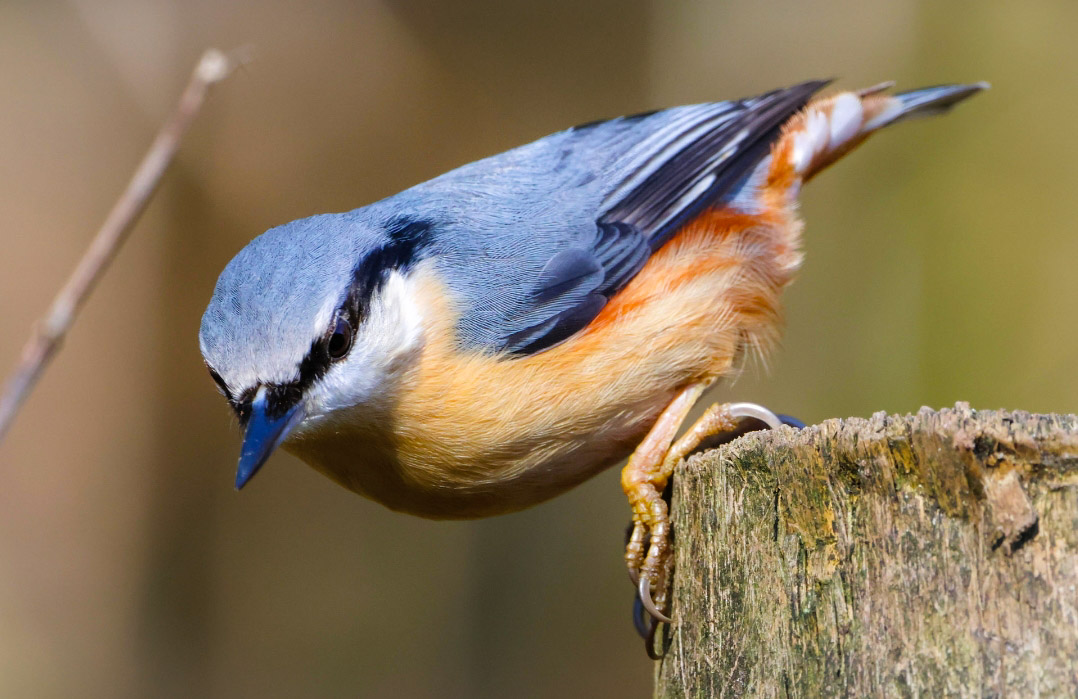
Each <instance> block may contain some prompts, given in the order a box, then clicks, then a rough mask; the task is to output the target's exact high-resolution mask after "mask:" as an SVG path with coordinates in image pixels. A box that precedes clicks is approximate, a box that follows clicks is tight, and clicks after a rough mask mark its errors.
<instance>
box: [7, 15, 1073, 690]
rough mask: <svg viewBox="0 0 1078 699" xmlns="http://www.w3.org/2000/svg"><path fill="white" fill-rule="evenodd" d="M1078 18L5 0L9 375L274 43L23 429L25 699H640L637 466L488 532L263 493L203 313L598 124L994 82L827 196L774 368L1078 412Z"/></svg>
mask: <svg viewBox="0 0 1078 699" xmlns="http://www.w3.org/2000/svg"><path fill="white" fill-rule="evenodd" d="M1076 26H1078V4H1076V3H1074V2H1072V1H1071V0H1056V1H1055V2H1050V1H1044V2H1030V3H1021V4H1013V3H1010V4H1009V3H981V4H978V5H977V6H976V7H975V8H974V7H973V6H971V5H969V4H968V3H949V2H940V1H939V0H887V1H884V2H874V3H862V4H858V5H856V6H851V4H850V3H848V2H844V1H842V0H798V1H794V0H785V1H783V2H773V1H764V2H761V1H760V0H739V1H729V2H710V1H707V2H705V1H704V0H687V1H683V2H677V3H671V2H663V1H662V0H595V1H591V2H582V1H581V0H557V1H554V2H545V3H536V2H524V1H523V0H520V1H515V0H512V1H510V0H456V1H454V2H452V3H445V2H433V1H429V0H399V1H389V0H387V1H385V2H374V1H355V2H345V1H344V0H307V1H306V2H302V3H300V2H294V3H285V2H278V1H270V2H266V1H263V2H255V1H254V0H246V1H236V2H223V1H221V0H213V1H212V2H211V1H209V0H185V1H184V2H180V1H179V0H173V1H168V0H73V1H71V2H52V1H45V0H40V1H35V2H20V1H18V0H8V1H7V2H0V92H2V94H3V96H4V97H3V106H2V108H0V154H2V156H0V220H2V221H3V231H2V233H0V235H2V236H3V252H2V253H0V371H2V372H3V373H4V374H5V375H6V374H7V372H8V371H9V370H10V368H11V366H12V365H13V364H14V362H15V360H16V357H17V355H18V352H19V349H20V348H21V346H22V344H23V342H24V341H25V338H26V336H27V334H28V331H29V328H30V327H31V324H32V323H33V321H34V320H35V319H36V318H38V317H39V316H40V315H41V314H42V313H43V311H44V309H45V308H46V306H47V304H48V302H49V301H50V299H51V298H52V296H53V294H54V293H55V291H56V289H57V288H58V287H59V285H60V284H61V282H62V280H63V279H64V278H65V277H66V276H67V275H68V273H69V272H70V270H71V269H72V267H73V266H74V264H75V261H76V260H77V258H78V257H79V255H80V254H81V253H82V250H83V248H84V247H85V244H86V243H87V241H88V240H89V237H90V235H91V234H92V232H93V231H94V230H95V229H96V228H97V226H98V225H99V223H100V221H101V220H102V219H103V217H104V216H105V214H106V212H107V211H108V209H109V207H110V206H111V205H112V203H113V201H114V199H115V197H116V196H117V194H118V193H119V192H120V190H121V189H122V188H123V186H124V185H125V183H126V181H127V179H128V177H129V176H130V174H131V171H132V169H133V168H134V166H135V164H136V163H137V161H138V159H139V158H140V157H141V156H142V154H143V152H144V150H145V148H146V146H147V145H148V143H149V141H150V138H151V137H152V134H153V132H154V131H155V129H156V128H157V126H158V125H159V123H160V122H161V120H162V119H163V118H164V116H165V115H166V114H167V113H168V111H169V109H170V108H171V107H172V105H173V103H174V100H175V99H176V97H177V96H178V94H179V92H180V90H181V89H182V86H183V85H184V83H185V81H186V80H187V77H188V75H189V73H190V70H191V68H192V67H193V65H194V63H195V61H196V60H197V58H198V56H199V55H200V53H201V51H202V50H203V49H204V48H206V47H208V46H216V47H220V48H224V49H229V48H234V47H237V46H241V45H250V46H252V47H253V48H254V52H255V55H256V60H255V61H254V62H253V63H251V64H250V65H249V66H247V67H246V68H244V69H243V70H241V71H240V72H238V73H237V74H235V75H233V76H232V77H231V78H230V79H229V80H227V81H226V82H225V83H223V84H222V85H220V86H218V88H217V89H216V90H215V91H214V92H213V94H212V96H211V98H210V100H209V102H208V103H207V105H206V107H205V108H204V110H203V113H202V114H201V116H200V117H199V118H198V120H197V121H196V123H195V125H194V128H193V129H192V131H191V133H190V135H189V137H188V138H187V140H186V141H185V142H184V144H183V147H182V150H181V152H180V155H179V158H178V161H177V162H176V163H175V164H174V166H173V168H172V169H171V171H170V172H169V174H168V175H167V176H166V178H165V180H164V182H163V186H162V188H161V190H160V191H159V193H158V194H157V196H156V198H155V199H154V201H153V202H152V204H151V206H150V207H149V210H148V211H147V213H146V215H145V216H144V218H143V219H142V221H141V222H140V223H139V225H138V227H137V229H136V230H135V233H134V236H133V238H132V239H131V241H130V243H129V244H128V245H127V246H126V247H125V248H124V250H123V251H122V252H121V254H120V255H119V258H118V259H117V260H116V264H115V265H114V267H113V268H112V269H111V270H110V271H109V273H108V274H107V275H106V278H105V279H104V282H103V283H102V284H101V286H100V288H99V289H98V290H97V292H96V293H95V294H94V296H93V297H92V298H91V299H90V302H89V304H88V305H87V307H86V309H85V312H84V314H83V315H82V316H81V317H80V318H79V320H78V322H77V323H76V325H75V328H74V330H73V332H72V333H71V334H70V336H69V338H68V341H67V343H66V345H65V347H64V349H63V351H62V352H61V353H60V354H59V355H58V358H57V360H56V361H55V363H54V364H53V365H52V367H51V368H50V369H49V371H48V372H47V374H46V376H45V377H44V380H43V381H42V382H41V384H40V385H39V386H38V389H37V391H36V393H35V394H34V395H33V396H32V398H31V399H30V401H29V403H28V404H27V405H26V407H25V410H24V412H23V413H22V414H21V415H20V417H19V419H18V421H17V422H16V424H15V425H14V428H13V430H12V431H11V433H10V435H9V437H8V439H7V441H6V442H5V443H4V444H2V445H0V695H2V696H35V697H37V696H41V697H54V696H55V697H62V696H75V695H77V696H83V697H96V696H101V697H126V696H155V697H157V696H161V697H169V696H176V697H190V696H207V697H219V696H266V697H276V696H282V697H283V696H363V697H552V696H558V697H591V696H625V697H645V696H649V695H650V692H651V671H652V663H651V662H650V661H649V660H648V659H647V658H646V656H645V655H644V651H643V647H642V644H641V642H640V640H639V639H638V638H637V637H636V635H635V634H634V632H633V630H632V626H631V623H630V613H629V610H630V600H631V589H630V585H629V583H628V582H627V579H626V574H625V570H624V566H623V564H622V561H621V547H622V543H623V533H624V526H625V523H626V521H627V519H628V507H627V505H626V503H625V501H624V498H623V496H622V495H621V492H620V488H619V486H618V479H617V473H616V472H615V471H611V472H608V473H606V474H603V475H602V476H600V477H598V478H596V479H594V480H593V481H591V482H589V483H587V484H585V485H584V486H582V487H580V488H578V489H577V490H575V491H574V492H572V493H570V494H568V495H566V496H564V497H561V498H559V499H557V500H555V501H553V502H550V503H548V504H546V505H543V506H541V507H537V508H535V509H533V510H531V511H528V512H524V513H521V514H517V515H513V516H508V517H502V518H498V519H494V520H487V521H480V522H473V523H437V522H427V521H423V520H419V519H414V518H410V517H407V516H403V515H397V514H394V513H391V512H389V511H387V510H385V509H383V508H381V507H380V506H378V505H375V504H372V503H369V502H367V501H365V500H362V499H360V498H358V497H357V496H355V495H352V494H350V493H348V492H346V491H344V490H343V489H340V488H338V487H337V486H335V485H333V484H332V483H331V482H330V481H329V480H327V479H325V478H323V477H321V476H319V475H317V474H316V473H315V472H314V471H312V470H310V469H308V468H307V467H306V466H304V465H303V464H301V463H300V462H298V461H296V460H294V459H292V458H291V457H289V456H287V455H284V454H279V455H277V456H275V457H274V458H273V460H272V461H271V463H270V464H269V465H268V466H267V468H266V469H265V471H264V473H263V474H262V475H261V476H260V477H259V478H258V479H256V480H255V481H254V482H253V484H252V485H251V486H250V487H249V488H248V489H246V490H244V492H243V494H242V495H239V494H237V493H236V492H235V491H234V490H233V488H232V480H233V468H234V465H235V458H236V456H237V454H238V450H239V433H238V430H237V429H236V426H235V424H234V420H233V419H232V418H231V416H230V414H229V411H228V409H227V408H226V406H225V403H224V401H223V400H221V399H220V397H219V396H218V395H217V393H216V391H215V389H214V386H213V384H212V382H211V381H210V379H209V377H208V376H207V374H206V370H205V369H204V367H203V365H202V361H201V358H200V355H199V351H198V343H197V337H196V334H197V329H198V324H199V320H200V317H201V314H202V311H203V308H204V307H205V304H206V302H207V301H208V299H209V297H210V294H211V291H212V288H213V284H214V282H215V280H216V277H217V274H218V273H219V272H220V270H221V269H222V267H223V266H224V264H225V263H226V262H227V261H228V260H229V259H230V258H231V256H232V255H233V254H235V253H236V252H237V251H238V250H239V249H240V248H241V247H242V246H243V245H244V244H245V243H246V242H247V241H248V240H249V239H250V238H252V237H253V236H255V235H256V234H258V233H260V232H261V231H263V230H264V229H266V228H268V227H270V226H273V225H276V224H279V223H283V222H285V221H288V220H291V219H294V218H298V217H302V216H307V215H309V214H314V213H320V212H325V211H343V210H348V209H352V208H355V207H357V206H360V205H363V204H366V203H369V202H371V201H374V200H377V199H380V198H382V197H384V196H388V195H390V194H393V193H394V192H396V191H398V190H400V189H403V188H405V187H407V186H409V185H412V184H414V183H416V182H419V181H422V180H425V179H427V178H430V177H432V176H434V175H437V174H439V173H441V172H443V171H445V170H447V169H449V168H452V167H454V166H456V165H459V164H462V163H465V162H467V161H470V160H474V159H477V158H479V157H482V156H486V155H490V154H493V153H496V152H498V151H501V150H504V149H506V148H509V147H512V146H515V145H519V144H521V143H524V142H527V141H530V140H533V139H535V138H538V137H540V136H543V135H546V134H547V133H549V132H552V131H555V130H558V129H561V128H564V127H566V126H569V125H572V124H575V123H580V122H584V121H589V120H592V119H595V118H599V117H606V116H616V115H619V114H624V113H632V112H639V111H643V110H647V109H653V108H656V107H662V106H670V105H676V104H683V103H691V102H700V101H708V100H715V99H721V98H733V97H741V96H746V95H750V94H755V93H758V92H761V91H764V90H767V89H770V88H773V87H776V86H780V85H787V84H791V83H794V82H797V81H800V80H803V79H806V78H812V77H827V76H835V77H838V78H839V79H840V82H839V85H840V86H844V87H854V88H856V87H863V86H867V85H871V84H874V83H877V82H879V81H881V80H885V79H895V80H897V81H898V83H899V85H900V87H905V88H911V87H918V86H921V85H924V84H935V83H940V82H952V81H974V80H982V79H983V80H989V81H991V82H992V84H993V89H992V90H991V91H990V92H989V93H987V94H985V95H982V96H979V97H977V98H976V99H974V100H972V101H971V102H969V103H968V104H964V105H962V106H961V108H960V109H958V110H957V111H956V112H955V113H954V114H952V115H951V116H949V117H947V118H944V119H938V120H932V121H923V122H918V123H911V124H908V125H903V126H901V127H899V128H896V129H894V130H889V131H888V132H887V133H886V134H883V135H880V136H879V137H877V138H875V139H874V140H872V141H871V142H870V143H868V144H867V145H865V146H864V147H863V148H862V149H861V150H859V151H858V152H857V153H855V154H854V155H853V156H852V157H850V158H848V159H847V160H844V161H842V162H841V163H839V164H838V165H837V166H836V167H835V168H833V169H832V170H831V171H829V172H827V173H825V174H824V175H823V176H821V177H820V178H819V179H818V180H817V181H815V182H813V183H812V185H811V186H810V187H809V188H807V190H806V191H805V193H804V196H803V211H804V216H805V219H806V222H807V229H806V235H805V243H806V247H807V253H808V256H807V259H806V264H805V267H804V271H803V273H802V275H801V277H800V279H799V280H798V282H797V283H796V284H795V285H794V286H793V287H792V288H791V289H790V290H789V292H788V293H787V296H786V298H787V301H788V329H787V333H786V340H785V343H784V346H783V348H782V349H781V350H780V351H779V352H777V353H776V354H775V355H774V356H773V357H772V358H771V360H770V367H769V368H764V367H759V366H750V367H749V368H748V370H747V371H746V372H745V374H744V375H743V376H742V377H741V378H740V379H739V380H738V381H737V382H736V383H735V384H734V385H733V386H731V387H725V388H723V389H722V390H721V391H720V392H719V393H718V394H717V395H718V397H721V398H727V399H736V400H752V401H756V402H760V403H763V404H765V405H768V406H770V407H772V408H774V409H776V410H781V411H785V412H789V413H792V414H794V415H797V416H799V417H801V418H802V419H804V420H806V421H808V422H817V421H820V420H823V419H826V418H829V417H839V416H850V415H860V416H866V415H869V414H871V413H872V412H874V411H878V410H885V411H888V412H907V411H914V410H916V409H917V408H919V407H920V406H921V405H929V406H933V407H942V406H948V405H952V404H953V403H954V402H955V401H957V400H966V401H970V402H971V403H972V404H973V406H974V407H976V408H1010V409H1026V410H1031V411H1039V412H1049V411H1059V412H1068V411H1073V410H1075V406H1076V404H1078V374H1076V372H1075V371H1074V367H1075V363H1076V362H1078V323H1076V322H1075V321H1076V319H1078V309H1076V306H1075V300H1076V299H1078V278H1076V275H1075V274H1074V270H1075V260H1076V258H1078V234H1076V231H1075V230H1074V229H1075V224H1074V218H1075V209H1076V206H1078V204H1076V203H1075V198H1074V196H1073V192H1074V191H1075V189H1076V188H1078V135H1076V132H1075V129H1074V124H1075V123H1078V92H1076V91H1075V90H1074V75H1075V67H1076V59H1078V42H1075V41H1074V40H1073V34H1074V28H1075V27H1076Z"/></svg>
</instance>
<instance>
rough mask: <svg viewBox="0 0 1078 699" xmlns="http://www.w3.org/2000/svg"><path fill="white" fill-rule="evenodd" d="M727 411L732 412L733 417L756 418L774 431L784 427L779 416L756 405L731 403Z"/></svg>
mask: <svg viewBox="0 0 1078 699" xmlns="http://www.w3.org/2000/svg"><path fill="white" fill-rule="evenodd" d="M726 409H727V410H729V411H730V415H731V416H733V417H752V418H756V419H757V420H759V421H760V422H763V423H765V424H766V425H767V426H768V427H770V428H771V429H773V430H777V429H778V428H780V427H782V420H780V419H779V416H778V415H776V414H775V413H773V412H771V411H770V410H768V409H767V408H765V407H764V406H762V405H757V404H755V403H730V404H729V405H728V406H726Z"/></svg>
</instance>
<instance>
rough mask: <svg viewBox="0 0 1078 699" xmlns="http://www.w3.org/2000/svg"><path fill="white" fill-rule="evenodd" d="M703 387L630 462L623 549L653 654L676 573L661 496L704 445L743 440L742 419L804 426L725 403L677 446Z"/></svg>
mask: <svg viewBox="0 0 1078 699" xmlns="http://www.w3.org/2000/svg"><path fill="white" fill-rule="evenodd" d="M704 388H706V386H705V385H703V384H696V385H693V386H690V387H689V388H687V389H686V390H685V391H683V392H682V393H681V394H679V395H678V396H677V398H675V399H674V400H673V401H672V402H671V403H670V405H669V406H668V407H667V408H666V410H664V411H663V413H662V414H661V415H660V416H659V419H658V421H657V422H656V423H655V426H654V427H652V429H651V431H650V432H649V433H648V436H647V437H646V438H645V439H644V441H643V442H641V444H640V446H639V447H638V448H637V449H636V451H635V452H633V455H632V456H631V457H629V463H628V464H627V465H626V466H625V469H624V470H623V471H622V475H621V483H622V488H623V489H624V490H625V493H626V495H627V496H628V498H629V504H630V505H631V506H632V509H633V521H632V525H631V526H632V529H631V532H630V534H629V539H628V543H627V544H626V547H625V562H626V564H627V565H628V568H629V577H630V578H631V579H632V581H633V584H634V585H635V586H636V589H637V594H638V602H639V606H640V607H642V611H646V612H647V616H646V617H645V616H644V614H643V613H642V611H641V610H640V609H639V608H638V609H637V610H636V611H635V612H634V615H635V619H634V620H635V621H636V623H637V628H638V630H640V631H641V633H642V635H644V636H645V640H647V641H648V653H649V655H652V656H653V657H654V653H653V651H652V647H651V646H652V645H653V643H652V637H653V636H654V633H655V631H656V629H657V628H658V624H659V623H661V622H665V623H670V621H671V619H670V618H669V617H668V616H667V615H666V614H665V611H664V610H665V608H666V603H667V592H668V584H669V580H670V573H671V572H672V569H673V555H672V551H671V546H670V535H671V531H670V519H669V508H668V505H667V502H666V500H665V499H664V498H663V491H664V489H665V488H666V485H667V483H668V482H669V480H670V476H671V475H672V474H673V472H674V468H675V467H676V466H677V464H678V463H679V462H680V461H681V460H682V459H684V458H685V457H686V456H688V455H689V454H690V453H692V451H693V450H694V449H696V448H697V447H699V446H700V444H701V443H703V442H704V441H705V440H707V439H709V438H710V437H714V436H716V435H726V434H731V433H732V434H740V433H743V432H745V431H748V430H745V429H743V424H742V422H741V420H742V419H745V418H749V419H752V420H756V421H759V422H761V423H763V424H765V425H766V426H767V427H770V428H775V427H779V426H781V425H782V424H792V425H794V426H798V427H799V426H801V425H800V423H799V422H798V421H796V420H794V419H792V418H785V416H783V418H785V419H783V418H780V417H779V416H777V415H775V414H774V413H772V412H771V411H770V410H768V409H766V408H763V407H761V406H759V405H756V404H754V403H724V404H715V405H712V406H711V407H709V408H708V409H707V410H706V411H705V412H704V414H703V415H701V416H700V418H699V419H698V420H697V421H696V422H695V423H694V424H693V426H692V427H690V428H689V430H688V431H687V432H686V433H685V434H684V435H682V437H681V438H680V439H678V440H677V441H676V442H675V441H674V436H675V435H676V434H677V431H678V429H679V427H680V425H681V423H682V422H684V420H685V417H686V416H687V414H688V412H689V410H690V409H691V408H692V405H693V403H694V402H695V401H696V400H697V398H699V396H700V394H701V393H703V390H704Z"/></svg>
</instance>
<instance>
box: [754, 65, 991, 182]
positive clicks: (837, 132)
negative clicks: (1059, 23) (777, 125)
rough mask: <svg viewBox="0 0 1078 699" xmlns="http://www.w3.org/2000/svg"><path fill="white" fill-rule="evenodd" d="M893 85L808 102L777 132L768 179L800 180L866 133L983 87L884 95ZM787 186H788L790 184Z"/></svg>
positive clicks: (938, 110)
mask: <svg viewBox="0 0 1078 699" xmlns="http://www.w3.org/2000/svg"><path fill="white" fill-rule="evenodd" d="M893 84H894V83H882V84H880V85H875V86H873V87H870V88H867V89H864V90H860V91H858V92H840V93H838V94H834V95H830V96H824V97H820V98H817V99H814V100H812V101H811V102H809V103H808V105H806V106H805V108H804V109H803V110H802V111H801V112H800V113H799V114H798V115H797V116H795V117H793V118H792V119H790V120H789V121H788V122H787V123H786V125H785V127H784V128H783V135H782V137H781V138H780V139H779V141H778V143H776V145H775V149H774V150H773V154H774V155H775V156H776V157H775V158H774V159H773V162H772V175H773V176H774V175H776V174H778V173H777V172H776V171H777V170H779V171H780V170H786V171H787V172H786V174H787V175H788V176H789V175H792V179H795V180H799V181H800V182H805V181H807V180H809V179H810V178H812V176H813V175H815V174H816V173H818V172H820V171H821V170H823V169H824V168H826V167H827V166H828V165H830V164H831V163H833V162H835V161H836V160H838V159H839V158H841V157H842V156H843V155H845V154H846V153H847V152H849V151H850V150H851V149H853V148H855V147H856V146H857V145H859V144H860V143H861V142H862V141H864V140H865V139H866V138H868V136H869V135H870V134H872V133H873V132H875V131H877V130H879V129H881V128H883V127H884V126H888V125H890V124H894V123H896V122H899V121H902V120H904V119H911V118H914V117H919V116H931V115H934V114H942V113H944V112H946V111H947V110H949V109H950V108H951V107H953V106H954V105H955V104H957V103H959V102H961V101H962V100H964V99H966V98H967V97H970V96H971V95H974V94H976V93H978V92H980V91H981V90H985V89H987V88H988V83H984V82H980V83H973V84H970V85H940V86H937V87H926V88H922V89H920V90H911V91H910V92H900V93H898V94H889V93H888V92H887V90H888V89H890V88H891V87H892V85H893ZM791 184H792V182H791Z"/></svg>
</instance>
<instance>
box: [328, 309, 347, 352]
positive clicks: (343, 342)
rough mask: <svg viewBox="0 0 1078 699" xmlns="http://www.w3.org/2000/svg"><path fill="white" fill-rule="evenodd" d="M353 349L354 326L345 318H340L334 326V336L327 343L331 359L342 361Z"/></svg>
mask: <svg viewBox="0 0 1078 699" xmlns="http://www.w3.org/2000/svg"><path fill="white" fill-rule="evenodd" d="M350 349H352V326H351V325H350V324H349V323H348V321H347V320H345V319H344V318H338V319H337V324H336V325H334V326H333V334H332V335H330V336H329V342H328V343H326V351H328V352H329V357H330V359H341V358H343V357H344V355H346V354H348V350H350Z"/></svg>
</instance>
